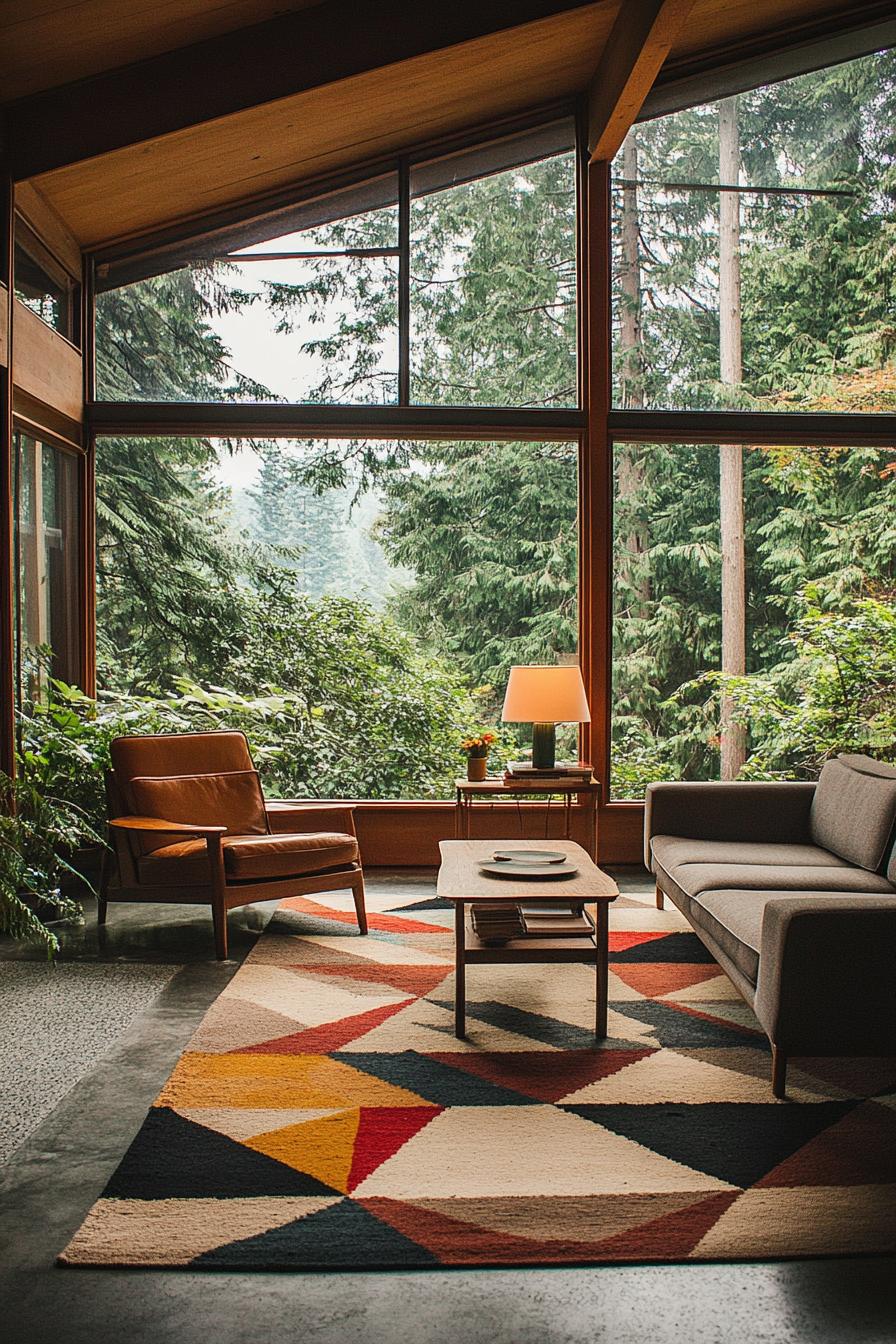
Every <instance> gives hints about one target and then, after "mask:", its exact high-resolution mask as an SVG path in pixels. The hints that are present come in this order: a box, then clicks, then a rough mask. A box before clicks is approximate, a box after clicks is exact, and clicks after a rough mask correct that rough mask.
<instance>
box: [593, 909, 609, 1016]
mask: <svg viewBox="0 0 896 1344" xmlns="http://www.w3.org/2000/svg"><path fill="white" fill-rule="evenodd" d="M594 941H595V943H596V944H597V975H596V984H595V987H594V988H595V995H594V997H595V1017H594V1034H595V1036H596V1037H597V1039H598V1040H599V1041H603V1040H606V1036H607V988H608V986H607V980H608V978H609V960H610V911H609V905H608V903H607V902H606V901H598V902H597V927H596V928H595V930H594Z"/></svg>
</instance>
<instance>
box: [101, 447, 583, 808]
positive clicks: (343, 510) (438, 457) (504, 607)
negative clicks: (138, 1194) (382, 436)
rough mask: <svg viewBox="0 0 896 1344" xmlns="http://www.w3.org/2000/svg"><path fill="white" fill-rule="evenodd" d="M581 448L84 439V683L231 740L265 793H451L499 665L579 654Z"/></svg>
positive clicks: (496, 688)
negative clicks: (227, 731)
mask: <svg viewBox="0 0 896 1344" xmlns="http://www.w3.org/2000/svg"><path fill="white" fill-rule="evenodd" d="M577 454H578V445H577V444H576V443H566V442H561V443H553V442H552V443H532V442H509V443H508V442H496V443H482V442H456V441H455V442H373V441H348V440H329V441H323V440H317V441H314V440H311V441H284V440H276V441H270V442H260V441H251V442H250V441H247V440H243V441H237V442H233V441H227V442H225V441H215V440H200V439H195V440H190V439H170V440H168V439H158V438H157V439H113V438H105V439H100V440H99V442H98V445H97V498H98V515H97V561H98V570H97V604H98V615H97V620H98V662H99V676H100V685H101V688H102V690H103V691H104V692H105V693H106V694H107V695H112V696H125V695H127V696H138V697H143V698H149V699H153V700H156V701H158V702H159V703H160V704H162V702H164V706H165V708H164V714H165V716H166V717H165V719H164V722H165V723H172V722H178V723H179V724H180V725H181V726H183V725H184V724H187V723H192V724H196V725H199V726H213V725H217V724H219V723H220V724H222V725H223V724H224V723H229V724H231V725H233V726H240V727H244V728H245V729H246V731H247V733H248V735H249V737H250V740H251V741H252V742H253V745H254V747H255V749H256V754H257V757H258V760H259V764H260V768H261V769H262V771H263V772H264V774H265V777H266V783H267V785H268V787H270V788H271V789H272V790H280V791H281V792H283V793H286V794H295V795H298V796H321V797H334V796H336V797H339V796H342V797H356V798H446V799H447V798H450V797H452V796H453V789H452V780H453V778H454V776H455V775H456V774H457V772H458V770H459V769H461V768H462V757H461V754H460V741H461V739H462V738H463V737H464V736H466V735H467V734H469V733H470V732H471V731H474V730H476V729H478V728H481V727H487V726H492V725H496V721H497V720H498V717H499V714H500V705H501V702H502V699H503V693H504V685H505V682H506V677H507V671H508V668H509V667H510V666H511V664H513V663H516V662H521V663H528V662H548V661H555V660H557V659H566V658H574V657H575V654H576V648H577V629H578V603H577V594H578V582H577V573H578V569H577V566H578V552H577ZM150 554H151V555H152V565H151V566H150V565H148V564H147V559H146V557H147V555H150ZM159 712H160V713H161V712H162V710H160V711H159ZM172 715H173V716H175V718H174V719H172V717H171V716H172ZM501 732H502V733H503V734H504V740H503V741H502V743H501V751H502V753H503V756H502V759H506V758H507V757H508V756H511V755H516V754H518V751H519V748H520V743H521V738H520V736H518V734H517V726H516V725H513V726H507V728H505V729H501ZM497 763H498V757H496V760H495V764H497Z"/></svg>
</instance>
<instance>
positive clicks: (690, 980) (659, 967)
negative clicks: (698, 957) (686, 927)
mask: <svg viewBox="0 0 896 1344" xmlns="http://www.w3.org/2000/svg"><path fill="white" fill-rule="evenodd" d="M613 974H614V975H618V976H619V979H620V980H623V981H624V982H625V984H627V985H628V986H629V988H630V989H636V990H637V991H638V993H639V994H644V995H645V996H646V997H647V998H654V997H655V996H657V995H659V994H673V993H674V992H675V991H676V990H677V989H689V988H690V986H691V985H699V983H700V981H701V980H715V979H717V977H718V975H719V968H718V966H717V965H716V964H715V962H712V964H711V965H708V966H707V965H706V964H705V963H697V964H693V963H690V962H678V961H631V962H618V963H617V964H616V965H614V967H613Z"/></svg>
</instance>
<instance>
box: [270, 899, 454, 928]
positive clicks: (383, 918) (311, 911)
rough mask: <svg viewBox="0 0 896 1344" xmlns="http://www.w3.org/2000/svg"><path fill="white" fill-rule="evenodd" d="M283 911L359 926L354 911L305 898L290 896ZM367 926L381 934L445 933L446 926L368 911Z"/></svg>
mask: <svg viewBox="0 0 896 1344" xmlns="http://www.w3.org/2000/svg"><path fill="white" fill-rule="evenodd" d="M280 909H281V910H295V911H297V912H298V913H299V914H300V915H314V916H315V918H316V919H331V920H333V922H334V923H336V924H357V922H358V917H357V915H356V914H355V912H354V910H334V909H333V908H332V906H329V905H322V904H321V903H320V902H319V901H309V900H308V899H307V897H305V896H289V897H287V899H286V900H284V901H281V902H280ZM367 924H368V927H369V928H371V929H375V930H376V931H378V932H379V933H445V931H446V930H445V926H444V924H424V923H423V921H422V920H420V919H402V918H401V917H400V916H399V915H379V914H376V913H375V912H373V911H368V914H367Z"/></svg>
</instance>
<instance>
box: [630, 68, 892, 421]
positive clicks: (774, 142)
mask: <svg viewBox="0 0 896 1344" xmlns="http://www.w3.org/2000/svg"><path fill="white" fill-rule="evenodd" d="M894 111H896V51H888V52H880V53H877V54H875V55H872V56H867V57H863V58H862V59H861V60H856V61H852V62H849V63H847V64H844V65H841V66H836V67H834V68H832V69H827V70H822V71H818V72H816V73H813V74H808V75H802V76H800V77H799V78H797V79H791V80H787V81H785V82H783V83H780V84H775V85H772V86H770V87H766V88H761V89H757V90H754V91H752V92H749V93H743V94H739V95H736V96H734V97H730V98H727V99H724V100H723V101H721V102H719V103H713V104H707V105H704V106H701V107H695V108H691V109H689V110H687V111H684V112H678V113H676V114H675V115H673V116H667V117H663V118H659V119H657V120H655V121H650V122H646V123H644V124H641V125H639V126H636V127H634V128H633V129H632V130H631V131H630V133H629V135H628V138H627V139H626V141H625V144H624V146H623V148H622V150H621V151H620V153H619V155H618V156H617V158H616V160H615V162H614V165H613V193H614V226H613V232H614V237H613V244H614V300H615V310H614V313H615V322H614V327H615V330H614V373H615V378H614V400H615V404H616V405H617V406H620V407H628V408H634V409H637V408H641V407H644V408H650V409H658V410H662V409H681V410H700V409H706V408H710V407H721V408H730V409H738V408H750V409H754V410H829V411H834V410H842V411H880V410H884V409H885V406H884V404H883V403H882V401H881V398H880V396H876V395H875V394H874V387H873V385H872V384H869V383H868V382H867V381H866V382H865V383H863V384H862V385H861V386H859V387H857V386H856V385H855V376H856V374H857V373H859V372H862V371H865V370H868V369H875V370H878V371H879V372H880V381H881V382H882V383H883V384H886V385H888V386H889V387H890V388H892V387H893V386H894V384H896V370H894V364H893V357H894V353H896V335H894V331H896V327H894V320H893V319H894V312H896V284H894V271H893V266H892V264H891V260H888V257H889V256H890V254H891V249H892V238H893V228H894V222H896V212H894V200H893V194H892V176H893V164H894V140H893V125H894Z"/></svg>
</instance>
